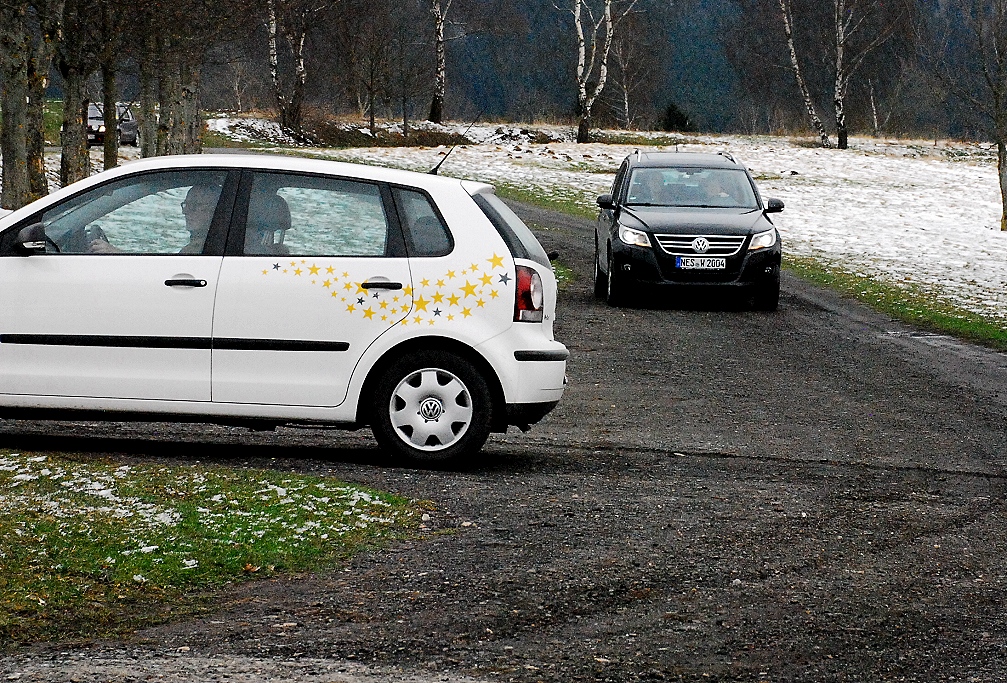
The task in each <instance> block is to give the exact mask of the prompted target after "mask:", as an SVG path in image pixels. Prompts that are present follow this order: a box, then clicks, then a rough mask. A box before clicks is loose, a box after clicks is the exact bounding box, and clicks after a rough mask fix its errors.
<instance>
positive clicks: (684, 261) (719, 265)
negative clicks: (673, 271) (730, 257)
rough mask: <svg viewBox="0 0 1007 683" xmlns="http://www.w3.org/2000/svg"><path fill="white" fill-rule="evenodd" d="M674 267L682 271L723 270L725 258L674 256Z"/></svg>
mask: <svg viewBox="0 0 1007 683" xmlns="http://www.w3.org/2000/svg"><path fill="white" fill-rule="evenodd" d="M675 267H676V268H681V269H683V270H724V269H725V268H727V259H726V258H717V257H714V256H676V257H675Z"/></svg>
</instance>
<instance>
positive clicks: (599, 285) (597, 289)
mask: <svg viewBox="0 0 1007 683" xmlns="http://www.w3.org/2000/svg"><path fill="white" fill-rule="evenodd" d="M600 260H601V254H600V253H598V238H597V237H595V238H594V298H595V299H604V298H606V295H607V293H608V277H607V276H606V275H605V273H603V272H602V270H601V266H599V265H598V262H599V261H600Z"/></svg>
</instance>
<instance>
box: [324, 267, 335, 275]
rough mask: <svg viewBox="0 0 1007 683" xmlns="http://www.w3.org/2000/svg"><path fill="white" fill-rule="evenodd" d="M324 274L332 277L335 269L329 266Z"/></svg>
mask: <svg viewBox="0 0 1007 683" xmlns="http://www.w3.org/2000/svg"><path fill="white" fill-rule="evenodd" d="M325 272H326V273H328V274H329V275H332V274H333V273H334V272H336V269H335V268H333V267H332V266H329V267H328V268H326V269H325Z"/></svg>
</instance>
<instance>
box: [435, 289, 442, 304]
mask: <svg viewBox="0 0 1007 683" xmlns="http://www.w3.org/2000/svg"><path fill="white" fill-rule="evenodd" d="M433 299H434V303H435V304H439V303H440V302H442V301H444V295H443V294H441V293H440V292H434V296H433Z"/></svg>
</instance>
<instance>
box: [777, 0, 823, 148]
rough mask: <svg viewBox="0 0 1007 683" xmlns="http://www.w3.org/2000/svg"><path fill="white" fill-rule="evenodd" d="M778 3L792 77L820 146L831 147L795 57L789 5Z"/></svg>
mask: <svg viewBox="0 0 1007 683" xmlns="http://www.w3.org/2000/svg"><path fill="white" fill-rule="evenodd" d="M779 3H780V12H781V14H782V15H783V32H784V34H785V35H786V38H787V49H788V51H789V52H790V68H791V70H793V72H794V78H796V79H797V87H798V89H800V91H801V97H802V98H803V99H804V108H805V110H806V111H807V112H808V117H809V118H810V119H811V125H812V126H814V128H815V132H817V133H818V137H819V138H820V139H821V141H822V147H828V148H831V147H832V141H831V140H829V134H828V133H826V132H825V126H824V125H822V120H821V119H820V118H819V117H818V112H817V111H816V110H815V103H814V100H812V99H811V92H810V91H809V90H808V84H807V83H805V81H804V76H803V75H802V74H801V64H800V62H799V61H798V59H797V49H796V48H795V47H794V27H793V18H792V17H791V15H790V5H789V3H788V0H779Z"/></svg>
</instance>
